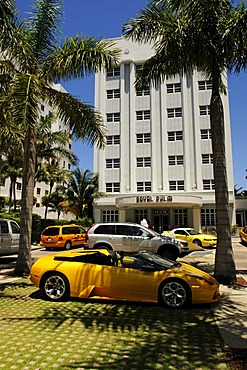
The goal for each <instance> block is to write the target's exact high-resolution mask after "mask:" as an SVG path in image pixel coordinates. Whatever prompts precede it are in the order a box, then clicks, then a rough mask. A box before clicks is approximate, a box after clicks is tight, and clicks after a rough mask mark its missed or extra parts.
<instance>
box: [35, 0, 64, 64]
mask: <svg viewBox="0 0 247 370" xmlns="http://www.w3.org/2000/svg"><path fill="white" fill-rule="evenodd" d="M62 4H63V1H62V0H35V1H34V6H33V11H32V13H31V17H30V19H29V21H28V26H29V29H30V43H31V45H32V47H33V49H34V51H33V54H34V55H35V57H36V58H37V59H38V60H39V61H40V62H42V61H43V60H44V59H46V58H47V57H48V56H49V55H50V54H51V53H53V50H54V49H55V48H56V47H57V45H58V36H59V35H61V33H60V31H59V25H60V20H61V17H62V12H61V7H62Z"/></svg>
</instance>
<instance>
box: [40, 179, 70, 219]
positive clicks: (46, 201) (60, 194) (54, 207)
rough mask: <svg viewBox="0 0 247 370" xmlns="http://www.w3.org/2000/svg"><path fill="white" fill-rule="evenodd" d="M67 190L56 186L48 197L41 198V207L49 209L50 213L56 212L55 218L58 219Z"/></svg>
mask: <svg viewBox="0 0 247 370" xmlns="http://www.w3.org/2000/svg"><path fill="white" fill-rule="evenodd" d="M66 191H67V188H65V187H64V186H60V185H58V186H57V187H56V189H55V191H54V192H53V193H51V195H50V196H49V197H48V196H47V195H45V196H44V197H42V205H43V206H47V207H49V208H50V209H49V211H50V212H57V218H58V219H59V218H60V215H61V213H62V212H63V211H64V207H63V206H62V205H61V203H62V202H63V201H64V199H65V198H66Z"/></svg>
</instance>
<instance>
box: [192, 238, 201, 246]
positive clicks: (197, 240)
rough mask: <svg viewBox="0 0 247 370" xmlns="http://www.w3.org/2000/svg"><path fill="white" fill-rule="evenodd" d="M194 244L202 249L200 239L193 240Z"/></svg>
mask: <svg viewBox="0 0 247 370" xmlns="http://www.w3.org/2000/svg"><path fill="white" fill-rule="evenodd" d="M193 244H196V245H198V247H202V242H201V241H200V240H199V239H195V240H193Z"/></svg>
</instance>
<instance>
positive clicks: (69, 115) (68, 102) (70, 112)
mask: <svg viewBox="0 0 247 370" xmlns="http://www.w3.org/2000/svg"><path fill="white" fill-rule="evenodd" d="M46 99H47V100H48V101H49V102H50V103H51V105H52V106H54V107H56V113H57V116H58V117H59V118H60V119H62V120H63V121H64V122H65V123H66V124H68V125H69V126H70V128H71V130H72V134H73V136H74V138H76V139H82V140H84V141H86V142H88V143H90V144H95V145H98V146H99V147H100V148H102V147H103V146H104V144H105V134H106V127H105V125H104V123H103V119H102V117H101V115H100V113H99V112H97V111H96V110H95V109H94V107H92V106H90V105H87V104H85V103H83V102H81V101H80V100H79V99H77V98H75V97H73V96H72V95H71V94H68V93H64V92H60V91H57V90H55V89H52V88H47V89H46Z"/></svg>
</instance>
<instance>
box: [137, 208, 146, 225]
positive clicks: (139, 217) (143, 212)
mask: <svg viewBox="0 0 247 370" xmlns="http://www.w3.org/2000/svg"><path fill="white" fill-rule="evenodd" d="M144 218H145V219H146V220H147V218H148V212H147V210H146V209H136V210H135V222H136V223H137V224H140V223H141V220H143V219H144Z"/></svg>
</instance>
